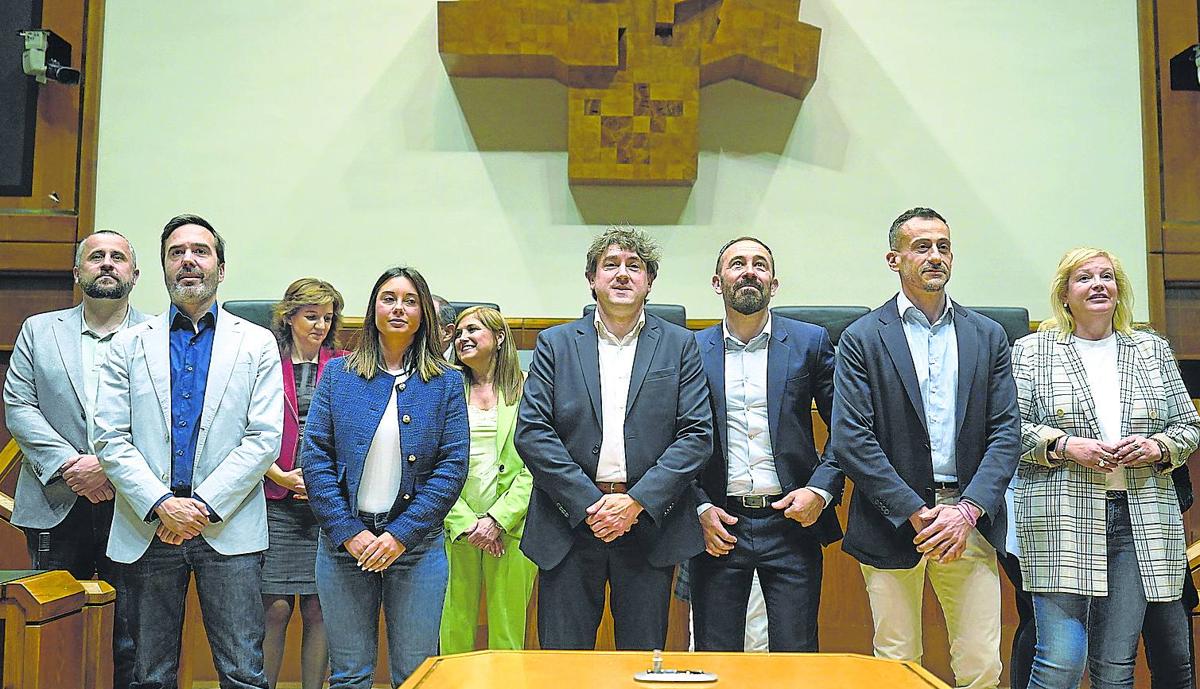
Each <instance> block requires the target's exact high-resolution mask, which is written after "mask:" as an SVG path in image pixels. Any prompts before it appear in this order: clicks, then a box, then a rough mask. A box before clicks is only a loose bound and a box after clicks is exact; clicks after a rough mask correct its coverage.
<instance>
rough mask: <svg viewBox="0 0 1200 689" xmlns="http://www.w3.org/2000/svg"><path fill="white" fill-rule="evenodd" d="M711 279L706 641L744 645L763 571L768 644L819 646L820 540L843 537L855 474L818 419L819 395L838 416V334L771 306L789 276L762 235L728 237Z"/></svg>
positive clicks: (699, 603)
mask: <svg viewBox="0 0 1200 689" xmlns="http://www.w3.org/2000/svg"><path fill="white" fill-rule="evenodd" d="M712 286H713V290H714V291H715V292H716V293H717V294H720V295H721V297H722V299H723V300H724V302H725V318H724V320H723V321H722V322H721V323H720V324H718V325H714V326H712V327H711V328H708V329H706V330H703V331H701V332H699V333H696V341H697V343H698V344H699V346H700V356H701V358H702V359H703V361H704V372H705V374H706V375H707V377H708V389H709V393H710V397H711V399H712V404H713V420H714V427H715V433H714V438H715V442H714V444H713V455H712V459H710V460H709V462H708V463H707V464H706V465H705V468H704V471H703V473H701V474H700V476H699V478H698V479H697V481H696V485H695V492H696V502H697V503H698V504H699V506H698V507H697V510H698V512H699V514H700V525H701V527H702V528H703V529H704V546H705V548H704V549H705V552H703V553H701V554H699V555H697V556H696V557H694V558H692V561H691V572H690V573H691V586H692V591H691V592H692V606H693V612H694V615H695V632H696V650H698V651H739V650H742V648H743V643H744V634H745V621H746V602H747V600H748V598H749V596H750V587H751V580H752V579H753V576H754V573H755V572H756V571H757V573H758V578H759V581H760V582H761V584H762V592H763V597H764V599H765V601H766V608H767V636H768V638H769V648H770V650H771V651H809V652H815V651H816V650H817V609H818V606H819V604H820V596H821V568H822V555H821V547H822V546H824V545H828V544H830V543H833V542H835V541H837V540H838V539H840V538H841V537H842V530H841V527H840V526H839V525H838V520H837V515H836V514H835V513H834V511H833V509H831V508H830V507H831V505H833V504H835V503H836V502H837V501H838V500H839V499H840V498H841V494H842V487H843V485H844V483H845V481H844V478H843V476H842V472H841V470H840V469H839V468H838V465H837V462H836V461H835V460H834V458H833V455H832V453H831V452H829V451H828V449H827V450H826V452H825V453H824V456H822V455H821V454H818V452H817V450H816V444H815V442H814V439H813V430H812V405H813V401H814V400H815V401H816V404H817V411H818V412H819V413H820V414H821V417H822V418H823V419H825V420H826V422H828V420H829V416H830V407H831V405H832V403H833V370H834V359H833V346H832V345H831V344H830V341H829V333H828V332H826V330H825V329H824V328H822V327H819V326H815V325H811V324H808V323H801V322H799V321H793V320H790V319H787V318H780V317H776V316H772V315H771V312H770V310H769V309H768V306H769V305H770V303H771V297H773V296H774V295H775V292H776V291H777V290H778V289H779V280H778V279H777V278H776V277H775V258H774V256H773V255H772V253H771V249H770V248H768V247H767V245H766V244H764V243H763V242H762V241H760V240H758V239H755V238H753V237H739V238H737V239H734V240H732V241H730V242H728V243H726V244H725V246H723V247H721V251H720V252H719V253H718V254H717V265H716V271H715V274H714V275H713V278H712ZM827 508H830V509H827Z"/></svg>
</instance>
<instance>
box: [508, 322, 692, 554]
mask: <svg viewBox="0 0 1200 689" xmlns="http://www.w3.org/2000/svg"><path fill="white" fill-rule="evenodd" d="M602 423H603V419H602V405H601V398H600V359H599V350H598V347H597V339H596V326H595V324H594V322H593V320H592V317H591V316H589V317H585V318H581V319H579V320H577V321H574V322H572V323H566V324H563V325H558V326H554V327H553V328H548V329H546V330H543V331H542V332H541V334H539V335H538V339H537V347H536V349H535V350H534V353H533V362H532V364H530V367H529V376H528V378H527V379H526V381H525V393H524V395H523V396H522V398H521V407H520V410H519V411H518V412H517V429H516V435H515V442H516V446H517V452H519V453H520V455H521V457H523V458H524V459H525V464H526V466H528V467H529V470H530V472H531V473H532V474H533V494H532V495H531V496H530V500H529V516H528V517H527V519H526V522H525V534H524V536H523V537H522V538H521V550H522V551H523V552H524V553H525V555H527V556H528V557H529V559H530V560H533V561H534V563H536V564H537V566H538V567H540V568H541V569H553V568H554V567H555V566H556V565H557V564H558V563H559V562H561V561H562V559H563V558H564V557H565V556H566V554H567V552H568V551H569V550H570V549H571V545H572V540H573V536H572V532H573V530H575V529H576V528H582V529H586V528H587V526H586V525H583V521H584V518H586V517H587V514H586V510H587V508H588V507H589V506H591V505H592V504H593V503H595V502H596V501H597V500H599V499H600V497H601V495H602V493H601V492H600V490H599V489H598V488H597V487H596V485H595V483H594V480H595V477H596V464H597V462H598V460H599V458H600V441H601V439H602V437H603V436H602V430H601V429H602V426H601V424H602ZM711 454H712V411H711V410H710V408H709V402H708V387H707V385H706V384H705V381H704V371H703V368H702V366H701V364H700V353H699V350H698V349H697V348H696V340H695V338H694V337H693V336H692V333H691V332H690V331H688V330H685V329H684V328H681V327H679V326H677V325H672V324H670V323H667V322H666V321H664V320H662V319H661V318H658V317H657V316H653V315H651V314H649V313H647V314H646V325H645V326H644V327H643V328H642V332H641V334H640V335H639V337H638V343H637V350H636V351H635V353H634V359H633V375H632V376H631V378H630V381H629V397H628V404H627V405H626V416H625V461H626V468H627V470H628V474H629V480H628V483H629V496H630V497H632V498H633V499H634V500H637V501H638V503H639V504H640V505H641V506H642V507H643V508H645V512H643V513H642V514H641V515H640V516H639V517H638V520H639V521H640V522H645V521H649V523H650V526H651V528H650V529H648V530H646V531H644V532H643V534H642V537H643V538H645V539H646V557H647V559H648V561H649V562H650V563H651V564H652V565H654V566H657V567H663V566H667V565H672V564H675V563H678V562H682V561H683V560H686V559H687V558H689V557H691V556H693V555H695V554H697V553H699V552H700V551H701V550H703V549H704V539H703V536H702V535H701V532H700V521H699V519H698V518H697V517H696V503H695V498H694V496H693V494H692V491H691V490H690V486H691V482H692V479H693V478H694V477H695V476H696V474H697V472H699V471H700V469H701V467H703V465H704V462H705V461H707V460H708V458H709V456H710V455H711ZM647 534H649V535H647Z"/></svg>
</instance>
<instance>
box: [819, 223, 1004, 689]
mask: <svg viewBox="0 0 1200 689" xmlns="http://www.w3.org/2000/svg"><path fill="white" fill-rule="evenodd" d="M888 241H889V245H890V250H889V251H888V252H887V263H888V267H889V268H891V270H892V271H893V272H895V273H897V274H898V275H899V277H900V292H899V293H898V294H897V295H896V296H895V297H893V298H892V299H891V300H889V301H888V302H887V303H886V304H884V305H883V306H881V307H879V308H878V309H876V310H874V311H872V312H871V313H869V314H867V315H866V316H863V317H862V318H860V319H858V320H857V321H855V322H854V324H853V325H851V326H850V327H849V328H847V329H846V331H845V332H844V333H843V334H842V337H841V339H840V341H839V342H838V350H837V371H836V374H835V377H834V398H833V422H832V423H831V424H830V429H829V432H830V440H829V442H830V444H831V445H832V447H833V448H834V453H835V454H836V456H837V461H838V464H840V465H841V467H842V469H843V470H844V471H845V472H846V476H848V477H849V478H850V479H851V480H852V481H854V494H853V497H852V499H851V502H850V515H849V519H848V520H847V525H846V539H845V541H844V542H843V543H842V550H844V551H845V552H846V553H847V554H849V555H851V556H852V557H854V558H855V559H856V560H858V561H859V563H860V564H861V565H862V571H863V579H864V580H865V581H866V585H867V594H868V596H869V598H870V601H871V617H872V618H873V622H874V624H875V637H874V640H873V643H874V647H875V655H876V656H878V657H881V658H891V659H894V660H909V661H917V662H920V660H921V655H922V647H921V599H922V596H923V594H924V590H925V577H926V575H928V577H929V579H930V581H931V582H932V583H933V588H934V591H935V592H936V593H937V597H938V602H939V603H940V604H941V606H942V611H943V612H944V613H945V615H946V631H947V632H948V633H949V635H950V664H951V667H953V669H954V678H955V684H956V685H957V686H959V687H969V688H970V689H992V688H994V687H996V685H997V683H998V682H999V681H1000V670H1001V665H1000V576H999V572H998V570H997V567H996V554H997V552H999V553H1003V552H1004V538H1005V531H1006V519H1007V515H1006V514H1005V507H1004V489H1005V487H1006V486H1007V485H1008V481H1009V479H1011V478H1012V475H1013V472H1014V471H1015V470H1016V466H1017V456H1018V454H1019V449H1020V427H1021V420H1020V417H1019V415H1018V411H1017V387H1016V383H1014V382H1013V377H1012V369H1011V365H1010V361H1009V351H1008V338H1007V336H1006V335H1005V333H1004V329H1003V328H1002V327H1001V326H1000V324H999V323H996V322H995V321H992V320H990V319H988V318H985V317H983V316H980V315H979V314H977V313H975V312H974V311H971V310H970V309H967V308H965V307H963V306H962V305H960V304H956V303H954V302H953V301H951V299H950V297H949V296H948V295H947V294H946V283H947V282H949V280H950V267H951V263H952V261H953V258H954V255H953V252H952V250H951V246H950V227H949V226H948V225H947V223H946V220H945V219H944V218H943V217H942V216H941V215H939V214H938V213H937V211H934V210H933V209H930V208H914V209H912V210H909V211H905V212H904V213H902V214H901V215H900V216H899V217H898V218H896V220H895V221H894V222H893V223H892V227H891V230H890V231H889V233H888Z"/></svg>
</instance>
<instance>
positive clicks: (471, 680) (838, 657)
mask: <svg viewBox="0 0 1200 689" xmlns="http://www.w3.org/2000/svg"><path fill="white" fill-rule="evenodd" d="M663 667H665V668H669V669H675V670H704V671H706V672H714V673H716V674H717V677H718V679H717V681H716V682H706V683H703V684H674V685H669V684H662V683H657V682H655V683H648V682H636V681H634V679H633V675H634V674H635V673H637V672H642V671H644V670H647V669H649V668H650V653H647V652H617V651H478V652H476V653H464V654H461V655H455V656H438V657H436V658H430V659H428V660H426V661H425V662H424V663H422V664H421V666H420V667H418V668H417V671H416V672H414V673H413V675H412V676H411V677H409V678H408V681H407V682H405V683H404V684H403V685H401V687H402V688H404V689H415V688H416V687H418V686H419V687H420V688H421V689H451V688H453V689H460V688H461V687H470V688H471V689H487V688H488V687H504V689H526V688H530V689H533V688H542V687H566V686H572V687H588V689H617V688H618V687H620V688H633V687H637V688H640V689H647V688H649V687H656V686H657V687H672V686H674V687H688V686H691V687H731V688H736V689H745V688H746V687H771V686H782V685H787V686H797V687H837V688H839V689H853V688H855V687H863V688H864V689H867V688H872V689H873V688H874V687H888V689H948V687H947V686H946V685H945V684H944V683H943V682H942V681H941V680H939V679H938V678H937V677H935V676H934V675H932V674H930V673H929V672H927V671H926V670H925V669H924V668H922V667H921V666H920V665H917V664H916V663H902V662H900V661H896V660H880V659H878V658H873V657H871V656H863V655H855V654H850V653H817V654H804V653H770V654H767V653H673V652H666V653H663Z"/></svg>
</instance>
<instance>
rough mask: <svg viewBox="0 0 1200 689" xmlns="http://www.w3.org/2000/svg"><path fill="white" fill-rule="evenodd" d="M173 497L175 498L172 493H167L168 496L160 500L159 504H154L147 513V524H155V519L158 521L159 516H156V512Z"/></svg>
mask: <svg viewBox="0 0 1200 689" xmlns="http://www.w3.org/2000/svg"><path fill="white" fill-rule="evenodd" d="M172 497H174V496H173V495H172V494H171V493H167V494H166V495H164V496H162V497H161V498H159V499H158V502H156V503H154V506H153V507H151V508H150V511H149V512H147V513H146V523H147V524H149V523H151V522H153V521H154V520H155V519H158V515H156V514H155V513H154V510H157V509H158V506H159V505H161V504H163V503H164V502H166V501H167V500H169V499H170V498H172Z"/></svg>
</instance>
